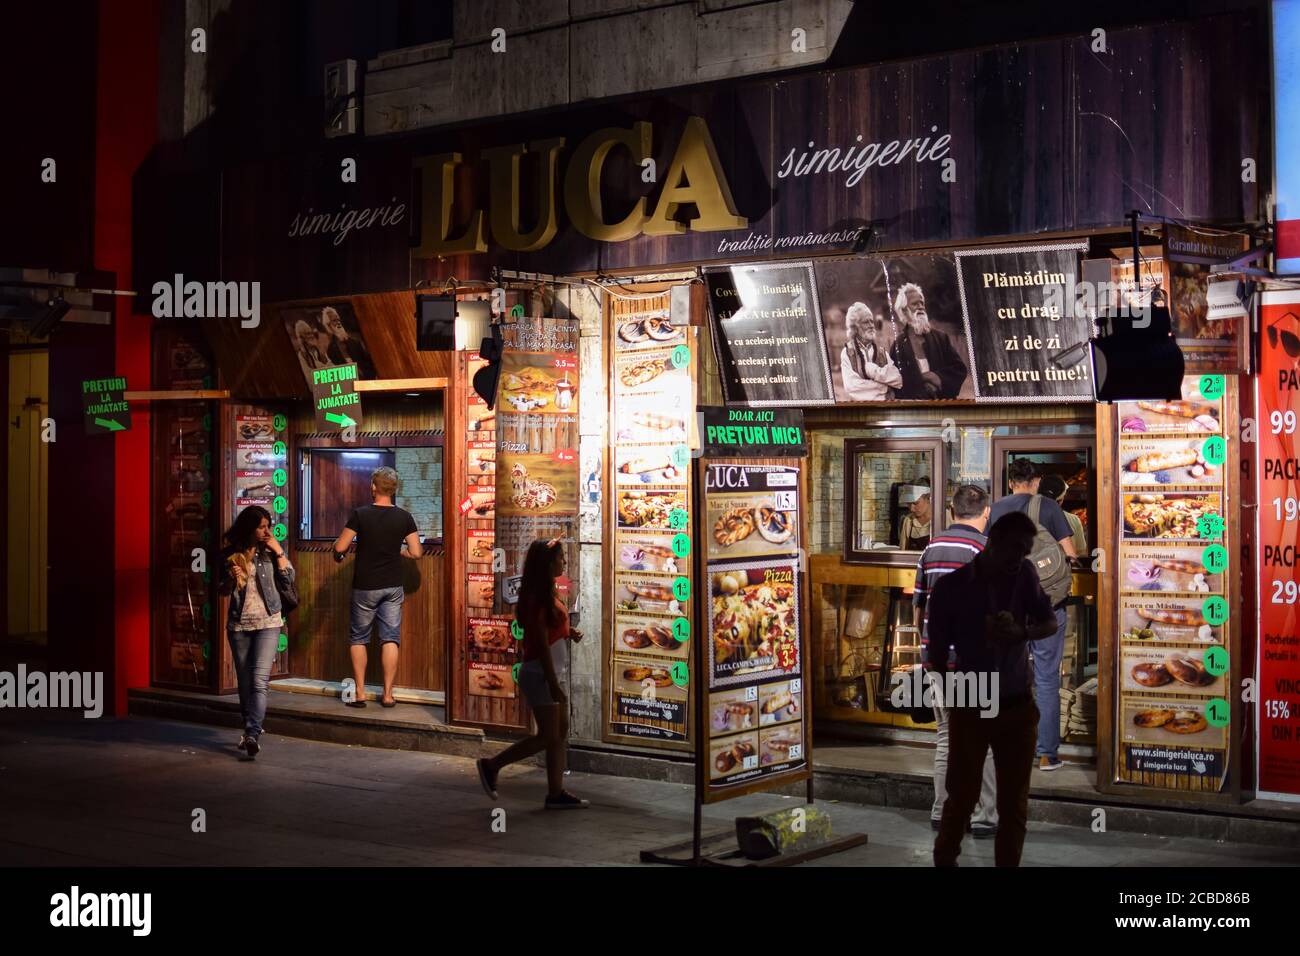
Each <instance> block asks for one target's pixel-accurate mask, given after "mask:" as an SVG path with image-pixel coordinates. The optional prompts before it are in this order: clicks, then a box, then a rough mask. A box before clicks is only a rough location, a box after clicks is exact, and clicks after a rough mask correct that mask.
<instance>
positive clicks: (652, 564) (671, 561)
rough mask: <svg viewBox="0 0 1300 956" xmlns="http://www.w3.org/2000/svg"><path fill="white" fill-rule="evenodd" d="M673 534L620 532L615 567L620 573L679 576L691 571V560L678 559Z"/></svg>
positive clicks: (616, 536)
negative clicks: (651, 572)
mask: <svg viewBox="0 0 1300 956" xmlns="http://www.w3.org/2000/svg"><path fill="white" fill-rule="evenodd" d="M671 544H672V535H671V534H635V533H632V532H627V531H619V532H618V533H617V534H616V535H615V538H614V546H615V549H616V562H615V567H616V568H617V569H618V570H619V571H659V572H662V573H664V574H679V573H682V572H683V571H684V570H687V571H688V570H689V569H690V558H678V557H677V555H675V554H674V553H673V549H672V547H671Z"/></svg>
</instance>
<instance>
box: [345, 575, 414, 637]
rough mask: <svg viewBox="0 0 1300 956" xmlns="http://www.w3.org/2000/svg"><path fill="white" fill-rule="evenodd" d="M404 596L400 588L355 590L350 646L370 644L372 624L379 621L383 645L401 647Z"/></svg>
mask: <svg viewBox="0 0 1300 956" xmlns="http://www.w3.org/2000/svg"><path fill="white" fill-rule="evenodd" d="M405 597H406V595H405V593H404V592H403V591H402V589H401V588H400V587H396V588H377V589H376V590H373V591H358V590H353V592H352V639H351V643H353V644H369V643H370V628H371V625H373V624H374V623H375V621H376V620H378V622H379V641H380V643H381V644H401V643H402V634H401V630H402V601H403V600H404V599H405Z"/></svg>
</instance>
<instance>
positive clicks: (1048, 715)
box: [1029, 607, 1065, 760]
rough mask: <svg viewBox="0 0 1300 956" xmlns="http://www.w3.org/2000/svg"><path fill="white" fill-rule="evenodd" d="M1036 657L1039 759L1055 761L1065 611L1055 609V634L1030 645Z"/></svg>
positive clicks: (1059, 730) (1059, 744)
mask: <svg viewBox="0 0 1300 956" xmlns="http://www.w3.org/2000/svg"><path fill="white" fill-rule="evenodd" d="M1029 647H1030V650H1031V651H1032V652H1033V656H1034V699H1035V701H1036V702H1037V704H1038V756H1040V757H1042V756H1044V755H1046V756H1048V757H1051V758H1052V759H1053V760H1055V759H1056V751H1057V750H1058V749H1060V746H1061V655H1062V654H1064V653H1065V608H1063V607H1058V608H1057V609H1056V633H1055V634H1053V635H1052V636H1051V637H1045V638H1043V639H1042V640H1041V641H1034V642H1032V643H1031V644H1030V645H1029Z"/></svg>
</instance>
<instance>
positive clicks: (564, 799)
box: [544, 790, 591, 810]
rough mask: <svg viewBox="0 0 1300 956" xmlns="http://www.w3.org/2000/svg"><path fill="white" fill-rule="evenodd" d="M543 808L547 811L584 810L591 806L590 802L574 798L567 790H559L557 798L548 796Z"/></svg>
mask: <svg viewBox="0 0 1300 956" xmlns="http://www.w3.org/2000/svg"><path fill="white" fill-rule="evenodd" d="M544 806H545V808H546V809H547V810H585V809H587V808H588V807H589V806H591V802H590V801H589V800H583V799H582V798H581V797H575V796H574V795H573V794H571V793H569V791H567V790H561V791H560V793H559V796H555V797H551V796H548V797H547V798H546V803H545V804H544Z"/></svg>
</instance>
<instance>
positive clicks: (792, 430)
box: [700, 406, 808, 458]
mask: <svg viewBox="0 0 1300 956" xmlns="http://www.w3.org/2000/svg"><path fill="white" fill-rule="evenodd" d="M700 415H701V421H702V422H703V426H702V428H701V431H700V440H701V443H702V444H701V447H702V448H703V453H704V456H705V457H706V458H716V457H719V456H726V455H731V456H735V457H740V458H804V457H806V456H807V454H808V436H807V433H805V431H804V424H803V409H799V408H782V409H754V408H719V407H717V406H709V407H705V408H701V409H700Z"/></svg>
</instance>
